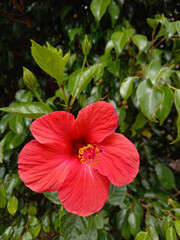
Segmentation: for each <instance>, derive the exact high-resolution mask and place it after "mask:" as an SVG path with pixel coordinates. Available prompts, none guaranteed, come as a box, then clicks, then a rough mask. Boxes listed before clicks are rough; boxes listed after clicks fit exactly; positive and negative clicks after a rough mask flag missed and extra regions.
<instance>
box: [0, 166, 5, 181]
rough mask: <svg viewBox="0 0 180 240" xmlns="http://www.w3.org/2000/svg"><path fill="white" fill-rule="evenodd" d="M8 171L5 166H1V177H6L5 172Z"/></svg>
mask: <svg viewBox="0 0 180 240" xmlns="http://www.w3.org/2000/svg"><path fill="white" fill-rule="evenodd" d="M5 173H6V168H5V167H3V166H2V167H0V179H2V178H3V177H4V174H5Z"/></svg>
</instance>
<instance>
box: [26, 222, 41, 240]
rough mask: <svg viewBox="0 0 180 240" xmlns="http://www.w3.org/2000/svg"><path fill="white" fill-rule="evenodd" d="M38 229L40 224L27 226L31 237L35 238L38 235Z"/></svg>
mask: <svg viewBox="0 0 180 240" xmlns="http://www.w3.org/2000/svg"><path fill="white" fill-rule="evenodd" d="M40 231H41V224H39V225H37V226H33V227H30V228H29V232H30V233H31V235H32V236H33V238H36V237H37V236H38V235H39V233H40Z"/></svg>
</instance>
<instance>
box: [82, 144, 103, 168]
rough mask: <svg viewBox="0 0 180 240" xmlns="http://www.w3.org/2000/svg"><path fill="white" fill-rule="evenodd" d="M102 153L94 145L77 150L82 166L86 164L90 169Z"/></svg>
mask: <svg viewBox="0 0 180 240" xmlns="http://www.w3.org/2000/svg"><path fill="white" fill-rule="evenodd" d="M101 152H102V150H101V149H99V148H98V147H97V146H96V145H95V144H93V145H91V144H88V145H87V146H84V147H82V148H80V149H79V154H78V157H79V158H80V160H81V162H82V163H83V164H88V165H89V166H90V167H92V166H93V165H94V164H96V163H98V161H99V159H100V153H101Z"/></svg>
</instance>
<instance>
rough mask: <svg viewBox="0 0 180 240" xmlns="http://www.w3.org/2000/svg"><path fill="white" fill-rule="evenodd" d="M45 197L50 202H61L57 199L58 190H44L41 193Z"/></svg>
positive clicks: (58, 203)
mask: <svg viewBox="0 0 180 240" xmlns="http://www.w3.org/2000/svg"><path fill="white" fill-rule="evenodd" d="M43 194H44V196H45V197H46V198H48V199H49V200H50V201H51V202H53V203H55V204H57V205H60V204H61V202H60V201H59V197H58V192H57V191H52V192H44V193H43Z"/></svg>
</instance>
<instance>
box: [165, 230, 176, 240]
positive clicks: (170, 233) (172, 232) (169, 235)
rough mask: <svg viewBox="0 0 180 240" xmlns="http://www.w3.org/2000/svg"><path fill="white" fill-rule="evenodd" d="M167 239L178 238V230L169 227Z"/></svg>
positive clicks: (173, 239) (174, 239)
mask: <svg viewBox="0 0 180 240" xmlns="http://www.w3.org/2000/svg"><path fill="white" fill-rule="evenodd" d="M166 239H167V240H177V236H176V231H175V229H174V228H173V227H168V229H167V230H166Z"/></svg>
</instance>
